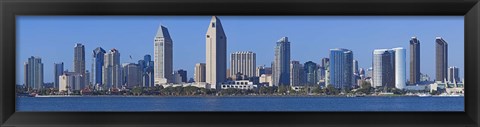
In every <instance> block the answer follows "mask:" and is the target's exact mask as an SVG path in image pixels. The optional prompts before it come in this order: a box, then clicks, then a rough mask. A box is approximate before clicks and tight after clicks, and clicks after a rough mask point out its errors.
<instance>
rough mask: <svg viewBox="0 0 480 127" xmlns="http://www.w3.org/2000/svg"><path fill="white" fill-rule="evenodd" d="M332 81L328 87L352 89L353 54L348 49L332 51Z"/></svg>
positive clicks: (330, 68)
mask: <svg viewBox="0 0 480 127" xmlns="http://www.w3.org/2000/svg"><path fill="white" fill-rule="evenodd" d="M329 60H330V65H329V66H330V67H329V71H330V79H329V84H328V85H333V86H334V87H335V88H345V87H352V85H353V84H354V81H353V52H352V51H351V50H348V49H341V48H337V49H330V59H329Z"/></svg>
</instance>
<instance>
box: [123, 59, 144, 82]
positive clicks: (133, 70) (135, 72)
mask: <svg viewBox="0 0 480 127" xmlns="http://www.w3.org/2000/svg"><path fill="white" fill-rule="evenodd" d="M122 67H123V69H122V70H123V83H122V84H125V85H126V87H127V88H133V87H135V86H137V87H139V86H143V84H142V82H143V80H142V78H141V77H142V76H141V75H142V70H141V68H140V67H139V66H138V64H134V63H125V64H123V65H122Z"/></svg>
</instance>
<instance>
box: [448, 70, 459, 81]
mask: <svg viewBox="0 0 480 127" xmlns="http://www.w3.org/2000/svg"><path fill="white" fill-rule="evenodd" d="M458 74H459V70H458V67H456V66H452V67H449V68H448V82H450V83H459V82H461V80H460V76H459V75H458Z"/></svg>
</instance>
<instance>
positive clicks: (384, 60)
mask: <svg viewBox="0 0 480 127" xmlns="http://www.w3.org/2000/svg"><path fill="white" fill-rule="evenodd" d="M372 66H373V77H372V79H373V84H372V85H373V86H374V87H382V86H383V87H389V88H393V87H394V86H395V76H394V75H395V68H394V67H395V51H393V50H391V49H375V50H374V51H373V65H372Z"/></svg>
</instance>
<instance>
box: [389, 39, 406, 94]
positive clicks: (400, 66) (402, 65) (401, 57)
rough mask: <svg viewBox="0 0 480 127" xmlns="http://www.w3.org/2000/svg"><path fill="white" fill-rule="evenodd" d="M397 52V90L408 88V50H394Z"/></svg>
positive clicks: (399, 48)
mask: <svg viewBox="0 0 480 127" xmlns="http://www.w3.org/2000/svg"><path fill="white" fill-rule="evenodd" d="M392 50H393V51H395V88H397V89H404V88H405V86H406V82H407V81H406V80H407V79H406V75H407V69H406V68H407V67H406V58H405V56H406V55H405V54H406V50H405V48H403V47H398V48H393V49H392Z"/></svg>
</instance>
